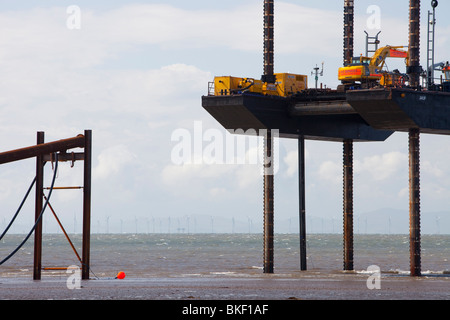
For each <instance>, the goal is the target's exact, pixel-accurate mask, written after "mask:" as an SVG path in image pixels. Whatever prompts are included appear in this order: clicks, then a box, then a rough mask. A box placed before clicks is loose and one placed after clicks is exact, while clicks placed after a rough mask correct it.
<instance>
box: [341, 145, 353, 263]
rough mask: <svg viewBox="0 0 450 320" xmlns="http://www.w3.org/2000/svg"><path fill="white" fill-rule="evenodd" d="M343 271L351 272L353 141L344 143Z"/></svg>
mask: <svg viewBox="0 0 450 320" xmlns="http://www.w3.org/2000/svg"><path fill="white" fill-rule="evenodd" d="M343 189H344V270H353V141H352V140H345V141H344V188H343Z"/></svg>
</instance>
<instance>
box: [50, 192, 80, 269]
mask: <svg viewBox="0 0 450 320" xmlns="http://www.w3.org/2000/svg"><path fill="white" fill-rule="evenodd" d="M44 199H45V200H46V201H47V197H46V196H45V194H44ZM47 204H48V207H49V208H50V211H51V212H52V213H53V216H54V217H55V219H56V222H58V225H59V227H60V228H61V230H62V232H63V233H64V236H65V237H66V239H67V241H69V244H70V246H71V247H72V250H73V252H75V255H76V256H77V258H78V261H80V263H82V261H81V258H80V255H79V254H78V252H77V249H75V246H74V245H73V243H72V240H70V238H69V235H68V234H67V232H66V229H64V226H63V225H62V223H61V221H60V220H59V218H58V216H57V215H56V212H55V210H54V209H53V207H52V205H51V204H50V202H48V203H47Z"/></svg>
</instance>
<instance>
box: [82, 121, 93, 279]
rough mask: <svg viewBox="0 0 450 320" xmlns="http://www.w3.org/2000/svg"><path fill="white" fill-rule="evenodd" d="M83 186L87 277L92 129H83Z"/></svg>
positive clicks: (84, 276) (86, 270)
mask: <svg viewBox="0 0 450 320" xmlns="http://www.w3.org/2000/svg"><path fill="white" fill-rule="evenodd" d="M84 138H85V143H84V177H83V179H84V187H83V240H82V242H83V244H82V250H83V252H82V261H83V264H82V267H81V278H82V279H83V280H87V279H89V265H90V246H91V245H90V242H91V173H92V166H91V163H92V131H91V130H85V131H84Z"/></svg>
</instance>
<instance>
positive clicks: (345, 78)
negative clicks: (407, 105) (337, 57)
mask: <svg viewBox="0 0 450 320" xmlns="http://www.w3.org/2000/svg"><path fill="white" fill-rule="evenodd" d="M401 48H403V47H399V46H397V47H394V46H385V47H382V48H380V49H378V50H377V51H375V54H374V55H373V56H372V57H364V56H362V55H361V56H360V57H354V58H353V60H352V63H351V64H349V65H347V66H345V67H341V68H339V73H338V78H339V80H341V81H342V85H343V86H345V87H362V88H372V87H375V86H378V85H381V86H390V87H391V86H404V85H405V82H406V81H407V75H406V74H403V73H400V72H399V71H398V70H395V71H393V72H388V71H386V70H383V68H384V66H385V63H386V58H389V57H390V58H404V59H405V63H406V65H408V59H409V55H408V51H405V50H402V49H401Z"/></svg>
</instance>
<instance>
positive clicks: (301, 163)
mask: <svg viewBox="0 0 450 320" xmlns="http://www.w3.org/2000/svg"><path fill="white" fill-rule="evenodd" d="M298 186H299V188H298V189H299V194H298V196H299V228H300V270H306V269H307V265H306V201H305V200H306V197H305V137H304V136H300V137H299V138H298Z"/></svg>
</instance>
